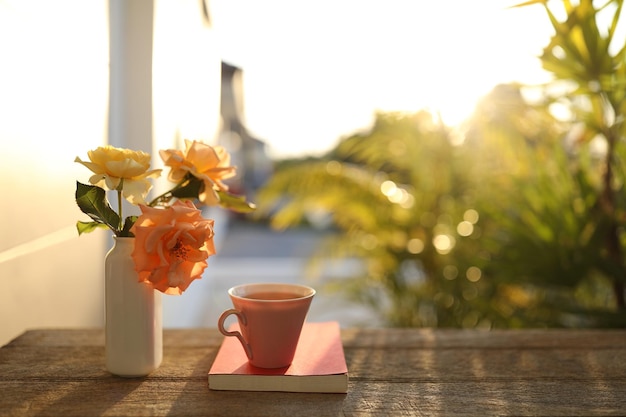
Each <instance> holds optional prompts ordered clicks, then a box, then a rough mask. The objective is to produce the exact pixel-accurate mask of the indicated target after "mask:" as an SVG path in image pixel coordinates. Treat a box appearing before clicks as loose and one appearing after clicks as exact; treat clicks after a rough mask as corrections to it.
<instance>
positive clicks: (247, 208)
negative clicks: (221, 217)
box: [217, 191, 256, 213]
mask: <svg viewBox="0 0 626 417" xmlns="http://www.w3.org/2000/svg"><path fill="white" fill-rule="evenodd" d="M217 195H218V196H219V197H220V206H222V207H224V208H227V209H229V210H232V211H236V212H238V213H251V212H253V211H254V210H256V205H255V204H254V203H250V202H249V201H246V197H245V196H238V195H234V194H229V193H227V192H224V191H218V192H217Z"/></svg>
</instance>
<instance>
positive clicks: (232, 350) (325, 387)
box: [209, 321, 348, 393]
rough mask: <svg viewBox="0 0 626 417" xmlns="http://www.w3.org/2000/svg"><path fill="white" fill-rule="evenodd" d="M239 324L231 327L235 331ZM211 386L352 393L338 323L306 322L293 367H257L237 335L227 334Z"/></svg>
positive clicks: (214, 388) (232, 388)
mask: <svg viewBox="0 0 626 417" xmlns="http://www.w3.org/2000/svg"><path fill="white" fill-rule="evenodd" d="M237 327H238V325H237V324H234V325H233V326H231V329H229V330H233V329H236V328H237ZM209 388H210V389H212V390H228V391H284V392H328V393H346V392H348V367H347V365H346V359H345V356H344V352H343V345H342V344H341V333H340V328H339V323H338V322H334V321H332V322H324V323H305V324H304V327H303V328H302V333H301V334H300V340H299V341H298V347H297V349H296V354H295V357H294V359H293V363H292V364H291V366H289V367H287V368H278V369H263V368H257V367H254V366H252V365H250V364H249V363H248V358H247V357H246V353H245V352H244V350H243V347H242V346H241V344H240V343H239V340H237V338H236V337H225V338H224V342H223V343H222V346H221V347H220V350H219V351H218V352H217V356H216V358H215V361H214V362H213V365H212V366H211V369H210V370H209Z"/></svg>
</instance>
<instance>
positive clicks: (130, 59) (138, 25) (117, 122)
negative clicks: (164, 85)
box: [108, 0, 154, 153]
mask: <svg viewBox="0 0 626 417" xmlns="http://www.w3.org/2000/svg"><path fill="white" fill-rule="evenodd" d="M153 20H154V0H131V1H129V0H109V42H110V46H109V62H110V78H109V79H110V81H109V83H110V84H109V134H108V136H109V144H110V145H113V146H116V147H120V148H130V149H133V150H142V151H144V152H148V153H151V152H152V137H153V134H152V39H153V26H154V25H153Z"/></svg>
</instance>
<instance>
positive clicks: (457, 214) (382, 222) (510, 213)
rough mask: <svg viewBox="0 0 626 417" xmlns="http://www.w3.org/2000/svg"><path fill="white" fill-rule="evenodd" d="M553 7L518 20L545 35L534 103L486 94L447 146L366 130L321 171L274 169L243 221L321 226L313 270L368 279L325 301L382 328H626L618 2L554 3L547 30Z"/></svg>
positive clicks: (623, 77) (300, 166)
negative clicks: (538, 17)
mask: <svg viewBox="0 0 626 417" xmlns="http://www.w3.org/2000/svg"><path fill="white" fill-rule="evenodd" d="M555 4H557V5H558V4H559V2H547V1H527V2H525V3H523V4H520V5H519V7H522V6H530V5H542V6H543V7H544V8H545V10H546V12H547V17H548V19H549V20H550V22H551V23H552V25H553V26H554V29H555V34H554V36H553V37H552V39H551V40H550V43H549V45H548V46H547V47H546V48H545V50H544V52H543V55H542V57H541V59H542V63H543V66H544V68H545V69H547V70H548V71H550V72H551V73H552V74H553V75H554V78H555V81H554V83H551V84H550V85H548V86H547V88H546V89H545V90H543V94H544V95H543V99H542V100H540V101H538V102H537V103H532V104H530V103H528V102H527V101H526V100H524V98H523V95H522V94H521V91H522V89H523V88H524V87H523V86H519V85H501V86H497V87H496V88H494V90H493V91H492V92H491V93H490V94H489V95H487V96H486V97H485V98H484V99H483V100H482V101H481V102H480V103H479V104H478V106H477V108H476V112H475V114H474V116H473V117H472V119H471V120H470V121H469V122H468V125H467V126H466V133H465V140H464V142H463V144H462V145H455V144H454V143H456V142H455V141H453V139H455V136H454V135H453V132H451V131H450V130H449V129H448V128H447V127H446V126H443V125H441V124H440V123H438V122H437V121H436V119H435V118H434V117H433V116H432V115H430V114H429V113H427V112H418V113H415V114H378V115H377V117H376V121H375V124H374V126H373V127H372V129H371V130H370V131H369V132H366V133H364V134H359V135H353V136H349V137H346V138H344V139H343V140H342V141H341V142H340V143H339V144H338V145H337V147H336V148H335V149H334V150H333V151H331V152H330V153H329V154H328V155H327V156H325V157H323V158H316V159H308V160H306V161H296V162H294V163H289V164H284V165H283V167H282V168H281V169H279V170H278V171H277V172H276V174H275V176H274V177H273V178H272V179H271V181H270V182H269V183H268V184H267V185H266V187H265V188H264V189H263V190H262V191H261V193H260V194H259V212H258V214H259V215H268V216H270V215H271V223H272V225H273V226H274V227H277V228H286V227H292V226H294V225H298V224H301V223H303V222H306V221H307V220H308V219H310V218H314V217H316V216H318V215H319V213H325V214H327V215H328V216H330V218H331V219H332V220H333V225H334V227H335V228H336V229H337V230H338V233H337V234H335V235H333V238H332V239H331V240H330V241H329V242H327V243H326V244H325V245H324V247H323V248H322V249H323V250H325V253H323V255H324V256H329V255H330V256H346V257H347V256H356V257H358V258H360V259H362V260H363V262H364V263H365V265H366V268H367V273H366V276H355V277H353V278H352V279H344V278H342V279H340V280H337V281H336V282H335V283H333V285H334V286H335V287H336V288H339V289H341V290H343V291H346V292H347V293H348V294H349V295H351V296H352V297H354V298H356V299H358V300H360V301H362V302H364V303H368V304H371V305H372V306H374V307H375V308H376V309H378V310H379V311H380V312H381V313H382V314H384V315H385V317H386V318H387V320H388V322H389V324H391V325H396V326H446V327H529V326H533V327H534V326H598V327H602V326H624V325H626V315H625V314H624V310H625V309H626V307H625V305H624V284H625V282H626V260H625V255H624V247H625V245H626V233H624V230H626V227H625V226H626V209H625V208H626V192H624V191H625V190H624V184H625V182H626V169H625V166H624V162H623V161H625V160H626V149H625V147H624V143H623V141H624V138H625V136H626V128H625V123H624V120H625V115H626V104H625V103H626V52H625V51H626V49H625V48H626V42H625V41H624V39H620V37H619V36H616V33H617V32H618V31H617V28H618V22H619V17H620V15H621V11H622V1H621V0H609V1H606V2H604V3H603V4H602V5H601V6H594V3H593V2H592V1H591V0H580V1H579V2H578V3H577V4H574V3H571V2H569V1H563V2H561V3H560V4H561V5H562V6H563V11H564V12H565V18H564V20H562V21H561V20H559V19H558V18H557V16H559V15H560V14H559V13H557V12H556V10H553V9H551V8H550V7H553V5H555ZM601 14H604V16H608V20H606V17H605V18H603V19H604V20H602V19H600V15H601ZM600 21H606V22H608V27H607V28H606V29H604V28H603V25H602V24H600V23H599V22H600ZM554 103H559V104H561V105H564V106H566V107H567V108H568V109H569V110H570V111H571V117H570V118H569V119H568V120H557V119H555V118H554V116H553V115H552V114H551V112H550V108H551V105H552V104H554Z"/></svg>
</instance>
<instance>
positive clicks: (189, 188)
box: [172, 175, 204, 200]
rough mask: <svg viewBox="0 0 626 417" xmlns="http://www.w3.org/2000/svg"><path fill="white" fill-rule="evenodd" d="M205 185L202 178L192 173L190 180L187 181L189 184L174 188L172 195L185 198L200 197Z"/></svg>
mask: <svg viewBox="0 0 626 417" xmlns="http://www.w3.org/2000/svg"><path fill="white" fill-rule="evenodd" d="M203 186H204V183H203V182H202V180H200V179H198V178H196V177H194V176H191V175H190V176H189V182H187V184H185V185H184V186H183V187H180V188H176V189H174V190H172V197H176V198H179V199H183V200H184V199H194V198H198V196H199V195H200V192H201V191H202V188H203Z"/></svg>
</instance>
